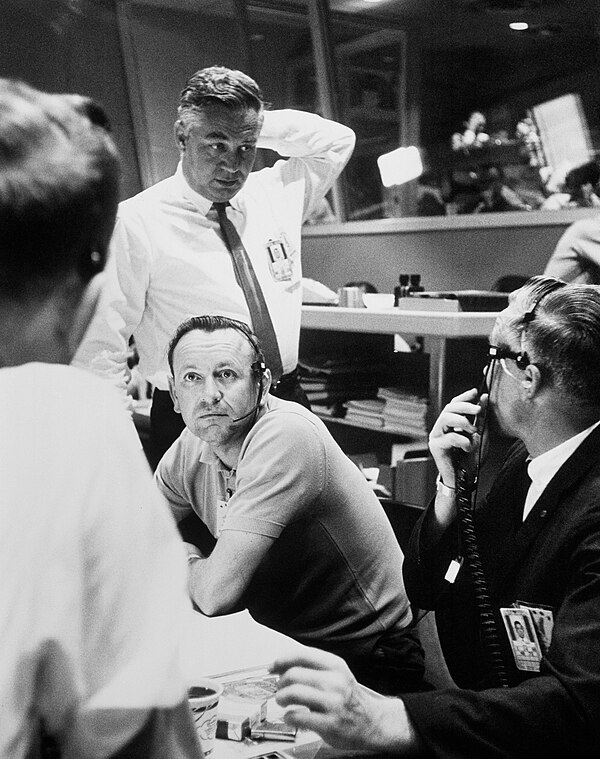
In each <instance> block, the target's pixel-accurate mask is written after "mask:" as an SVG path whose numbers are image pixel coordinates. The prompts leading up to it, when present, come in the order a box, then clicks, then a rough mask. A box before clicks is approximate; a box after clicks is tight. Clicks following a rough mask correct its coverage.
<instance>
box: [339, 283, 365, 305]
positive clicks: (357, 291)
mask: <svg viewBox="0 0 600 759" xmlns="http://www.w3.org/2000/svg"><path fill="white" fill-rule="evenodd" d="M364 305H365V302H364V300H363V291H362V289H361V288H360V287H340V288H339V289H338V306H341V307H342V308H364Z"/></svg>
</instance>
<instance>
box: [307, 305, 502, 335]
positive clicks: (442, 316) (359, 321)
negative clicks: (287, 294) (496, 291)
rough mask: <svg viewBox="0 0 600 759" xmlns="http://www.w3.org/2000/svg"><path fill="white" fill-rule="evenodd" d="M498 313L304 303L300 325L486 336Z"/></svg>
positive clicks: (328, 328) (319, 327) (375, 331)
mask: <svg viewBox="0 0 600 759" xmlns="http://www.w3.org/2000/svg"><path fill="white" fill-rule="evenodd" d="M497 316H498V314H497V313H495V312H491V311H479V312H468V313H467V312H462V311H461V312H446V311H435V312H433V311H402V310H401V309H399V308H387V309H370V308H369V309H367V308H340V307H339V306H303V307H302V327H303V328H305V329H320V330H332V331H337V332H346V331H350V332H352V331H358V332H369V333H376V334H384V335H394V334H403V333H405V334H406V333H407V334H412V335H430V336H432V337H443V338H453V337H487V335H488V334H489V333H490V331H491V329H492V327H493V326H494V322H495V321H496V317H497Z"/></svg>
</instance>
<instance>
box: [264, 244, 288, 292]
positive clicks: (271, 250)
mask: <svg viewBox="0 0 600 759" xmlns="http://www.w3.org/2000/svg"><path fill="white" fill-rule="evenodd" d="M267 253H268V256H269V269H270V270H271V276H272V277H273V279H274V280H275V281H276V282H289V281H290V280H291V278H292V262H291V261H290V258H289V255H288V252H287V249H286V247H285V245H284V243H283V241H282V240H269V242H268V243H267Z"/></svg>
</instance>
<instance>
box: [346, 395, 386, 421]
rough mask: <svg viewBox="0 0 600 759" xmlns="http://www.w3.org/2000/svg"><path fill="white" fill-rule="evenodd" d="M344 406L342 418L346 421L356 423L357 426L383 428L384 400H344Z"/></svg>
mask: <svg viewBox="0 0 600 759" xmlns="http://www.w3.org/2000/svg"><path fill="white" fill-rule="evenodd" d="M344 408H345V409H346V416H345V417H344V418H345V420H346V421H347V422H351V423H352V424H356V425H357V426H359V427H360V426H364V427H380V428H383V426H384V418H383V412H384V408H385V401H384V400H382V399H380V398H371V399H366V400H362V401H358V400H355V401H346V403H344Z"/></svg>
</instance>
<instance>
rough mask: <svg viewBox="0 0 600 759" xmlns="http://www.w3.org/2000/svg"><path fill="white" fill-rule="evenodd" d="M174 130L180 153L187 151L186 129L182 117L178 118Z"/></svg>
mask: <svg viewBox="0 0 600 759" xmlns="http://www.w3.org/2000/svg"><path fill="white" fill-rule="evenodd" d="M173 129H174V132H175V142H176V143H177V147H178V149H179V152H180V153H183V152H184V151H185V137H186V135H185V129H184V127H183V124H182V123H181V120H180V119H177V121H176V122H175V124H174V127H173Z"/></svg>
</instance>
